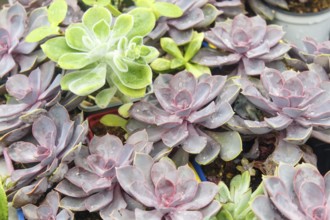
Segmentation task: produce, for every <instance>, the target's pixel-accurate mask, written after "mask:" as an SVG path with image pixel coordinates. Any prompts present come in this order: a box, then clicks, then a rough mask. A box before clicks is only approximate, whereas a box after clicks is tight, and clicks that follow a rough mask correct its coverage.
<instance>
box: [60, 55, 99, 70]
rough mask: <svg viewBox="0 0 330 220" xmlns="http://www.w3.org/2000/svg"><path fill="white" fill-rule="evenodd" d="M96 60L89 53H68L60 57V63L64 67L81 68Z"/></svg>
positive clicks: (69, 68)
mask: <svg viewBox="0 0 330 220" xmlns="http://www.w3.org/2000/svg"><path fill="white" fill-rule="evenodd" d="M93 62H95V60H93V59H91V58H90V57H89V55H88V53H67V54H64V55H63V56H61V57H60V59H59V60H58V65H60V67H62V68H63V69H68V70H71V69H81V68H83V67H85V66H87V65H89V64H91V63H93Z"/></svg>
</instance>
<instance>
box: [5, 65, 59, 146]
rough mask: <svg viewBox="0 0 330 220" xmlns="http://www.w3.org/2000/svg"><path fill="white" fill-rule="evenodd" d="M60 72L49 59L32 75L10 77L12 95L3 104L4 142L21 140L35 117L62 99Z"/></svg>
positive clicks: (8, 89) (9, 87) (7, 85)
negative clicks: (58, 72) (57, 72)
mask: <svg viewBox="0 0 330 220" xmlns="http://www.w3.org/2000/svg"><path fill="white" fill-rule="evenodd" d="M60 80H61V75H56V74H55V64H54V63H53V62H46V63H44V64H43V65H41V66H40V67H39V68H37V69H35V70H33V71H32V72H31V73H30V74H29V76H26V75H23V74H16V75H14V76H12V77H9V78H8V81H7V82H6V84H5V86H6V90H7V92H8V95H9V96H10V98H9V99H8V101H7V103H6V104H2V105H0V135H2V137H1V138H0V140H1V141H3V142H8V143H10V142H13V141H16V140H19V139H21V138H22V137H23V136H24V135H25V134H26V133H27V132H29V131H30V126H31V124H32V123H33V121H34V119H35V118H36V117H37V116H38V115H39V114H40V113H44V112H45V110H44V108H46V107H51V106H52V105H54V104H55V103H56V102H58V101H59V100H60V98H61V91H60Z"/></svg>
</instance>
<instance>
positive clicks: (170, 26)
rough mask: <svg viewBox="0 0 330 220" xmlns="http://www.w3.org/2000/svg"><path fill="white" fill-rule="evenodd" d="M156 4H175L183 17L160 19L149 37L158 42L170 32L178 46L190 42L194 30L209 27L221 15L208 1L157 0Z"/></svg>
mask: <svg viewBox="0 0 330 220" xmlns="http://www.w3.org/2000/svg"><path fill="white" fill-rule="evenodd" d="M156 2H168V3H172V4H175V5H177V6H179V7H180V8H181V10H182V11H183V15H182V16H180V17H178V18H167V17H160V18H159V19H158V21H157V25H156V27H155V29H154V30H153V31H152V32H151V33H150V34H149V35H148V37H149V38H151V39H152V40H158V39H160V38H161V37H163V36H164V35H165V34H166V33H167V32H168V34H169V35H170V37H171V38H172V39H173V40H174V41H175V43H176V44H177V45H184V44H187V43H188V42H190V41H191V39H192V37H193V30H197V29H200V28H205V27H207V26H209V25H210V24H212V23H213V22H214V21H215V19H216V17H217V16H218V15H219V14H220V13H219V11H218V10H217V9H216V8H215V7H214V6H213V5H212V4H209V3H208V0H191V1H186V0H167V1H163V0H157V1H156Z"/></svg>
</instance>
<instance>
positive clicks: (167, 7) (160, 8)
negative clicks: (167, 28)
mask: <svg viewBox="0 0 330 220" xmlns="http://www.w3.org/2000/svg"><path fill="white" fill-rule="evenodd" d="M154 7H155V9H156V10H157V12H158V13H159V14H160V15H162V16H166V17H169V18H178V17H181V16H182V14H183V11H182V10H181V8H180V7H179V6H177V5H174V4H172V3H168V2H155V4H154Z"/></svg>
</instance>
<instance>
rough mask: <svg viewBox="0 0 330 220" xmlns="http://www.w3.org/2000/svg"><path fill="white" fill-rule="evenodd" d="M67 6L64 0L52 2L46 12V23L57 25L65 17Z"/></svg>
mask: <svg viewBox="0 0 330 220" xmlns="http://www.w3.org/2000/svg"><path fill="white" fill-rule="evenodd" d="M67 10H68V5H67V3H66V1H65V0H54V1H53V3H51V4H50V6H49V8H48V10H47V12H48V21H49V23H50V24H51V25H52V26H57V25H59V24H60V23H61V22H62V21H63V20H64V19H65V16H66V12H67Z"/></svg>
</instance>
